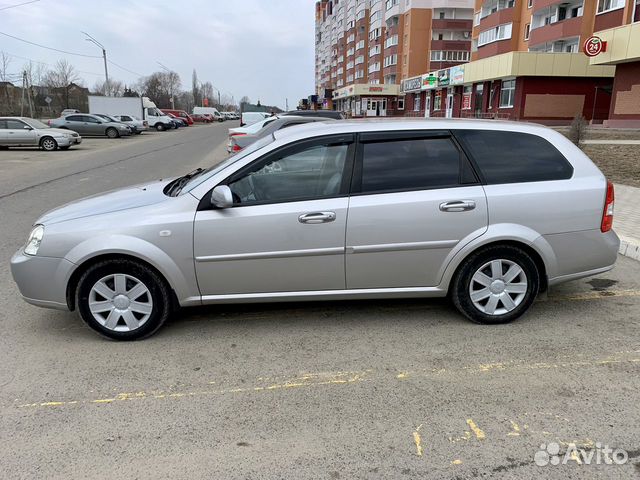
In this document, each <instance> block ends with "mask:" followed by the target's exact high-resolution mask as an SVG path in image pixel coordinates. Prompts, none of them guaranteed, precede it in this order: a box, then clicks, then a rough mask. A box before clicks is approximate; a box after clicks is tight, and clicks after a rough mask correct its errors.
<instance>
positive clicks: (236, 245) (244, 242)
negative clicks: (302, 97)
mask: <svg viewBox="0 0 640 480" xmlns="http://www.w3.org/2000/svg"><path fill="white" fill-rule="evenodd" d="M353 152H354V136H353V135H340V136H330V137H323V138H320V139H315V140H305V141H301V142H297V143H295V144H292V145H289V146H286V147H283V148H280V149H277V150H276V151H274V152H269V153H267V154H266V155H264V156H263V157H261V158H259V159H257V160H256V161H254V162H252V163H251V164H250V165H248V166H246V167H244V168H242V169H241V170H239V171H237V172H235V173H234V174H233V175H231V176H230V177H229V178H227V179H226V180H225V181H224V182H222V183H223V184H226V185H228V186H229V188H230V189H231V191H232V193H233V198H234V205H233V207H231V208H226V209H213V208H211V207H210V206H205V207H204V208H201V209H199V211H198V212H197V214H196V218H195V226H194V256H195V267H196V273H197V277H198V284H199V286H200V291H201V293H202V295H203V296H204V297H203V300H205V301H206V297H207V296H212V295H226V294H229V295H232V294H252V293H253V294H255V293H273V292H292V291H312V290H335V289H344V288H345V276H344V235H345V228H346V219H347V207H348V203H349V200H348V196H347V193H348V188H349V183H350V174H351V169H352V158H353ZM208 197H209V195H207V196H206V197H205V205H208V203H209V202H208Z"/></svg>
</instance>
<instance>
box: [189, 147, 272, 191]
mask: <svg viewBox="0 0 640 480" xmlns="http://www.w3.org/2000/svg"><path fill="white" fill-rule="evenodd" d="M274 140H275V137H274V136H273V135H267V136H266V137H263V138H261V139H259V140H257V141H255V142H253V143H252V144H251V145H249V146H248V147H246V148H244V149H242V150H241V151H239V152H238V153H236V154H235V155H231V156H230V157H229V158H227V159H226V160H223V161H222V162H220V163H218V164H215V165H211V166H210V167H209V168H207V169H206V170H205V171H204V172H202V173H201V174H200V175H198V176H197V177H195V178H193V179H192V180H190V181H189V182H188V183H187V184H185V185H184V187H182V192H187V191H189V190H191V189H193V188H195V187H197V186H198V185H200V184H201V183H202V182H203V181H205V180H207V179H208V178H211V177H212V176H213V175H215V174H216V173H218V172H219V171H221V170H223V169H225V168H227V167H228V166H229V165H232V164H234V163H235V162H237V161H238V160H242V159H243V158H245V157H246V156H247V155H251V154H252V153H254V152H257V151H258V150H260V149H262V148H264V147H266V146H267V145H269V144H270V143H272V142H273V141H274Z"/></svg>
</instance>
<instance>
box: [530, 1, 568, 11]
mask: <svg viewBox="0 0 640 480" xmlns="http://www.w3.org/2000/svg"><path fill="white" fill-rule="evenodd" d="M560 3H562V1H559V0H533V9H532V11H533V12H537V11H538V10H541V9H543V8H546V7H552V6H554V5H558V4H560Z"/></svg>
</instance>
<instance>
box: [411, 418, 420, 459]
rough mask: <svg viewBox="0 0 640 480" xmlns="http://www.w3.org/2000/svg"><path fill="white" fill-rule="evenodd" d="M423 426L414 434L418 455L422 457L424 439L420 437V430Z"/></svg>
mask: <svg viewBox="0 0 640 480" xmlns="http://www.w3.org/2000/svg"><path fill="white" fill-rule="evenodd" d="M421 428H422V424H420V425H418V428H416V429H415V431H414V432H413V442H414V443H415V444H416V455H418V456H419V457H421V456H422V438H421V437H420V429H421Z"/></svg>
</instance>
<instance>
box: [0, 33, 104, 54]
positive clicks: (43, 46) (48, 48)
mask: <svg viewBox="0 0 640 480" xmlns="http://www.w3.org/2000/svg"><path fill="white" fill-rule="evenodd" d="M0 35H4V36H5V37H9V38H13V39H14V40H19V41H20V42H24V43H28V44H30V45H35V46H36V47H40V48H46V49H47V50H53V51H54V52H60V53H66V54H67V55H75V56H77V57H86V58H102V57H101V56H99V55H85V54H84V53H76V52H68V51H66V50H60V49H58V48H53V47H47V46H46V45H41V44H39V43H35V42H30V41H29V40H25V39H24V38H20V37H16V36H14V35H9V34H8V33H4V32H0Z"/></svg>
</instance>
